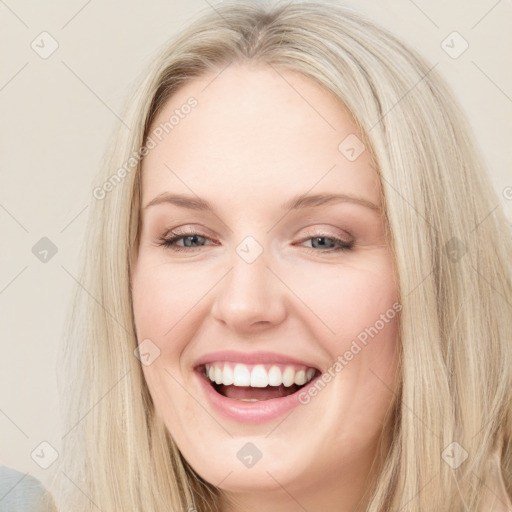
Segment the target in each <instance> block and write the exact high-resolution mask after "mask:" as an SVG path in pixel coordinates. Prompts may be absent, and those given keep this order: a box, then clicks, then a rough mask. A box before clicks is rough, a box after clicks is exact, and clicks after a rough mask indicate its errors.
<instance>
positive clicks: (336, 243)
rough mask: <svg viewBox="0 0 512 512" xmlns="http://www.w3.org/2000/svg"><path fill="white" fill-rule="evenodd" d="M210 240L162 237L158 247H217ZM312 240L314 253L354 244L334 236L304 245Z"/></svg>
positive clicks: (192, 236) (190, 236)
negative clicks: (208, 242)
mask: <svg viewBox="0 0 512 512" xmlns="http://www.w3.org/2000/svg"><path fill="white" fill-rule="evenodd" d="M207 240H210V239H209V238H208V237H205V236H201V235H200V234H199V233H189V234H174V236H171V237H161V238H160V239H159V243H158V245H160V246H164V247H166V248H168V249H171V250H172V251H186V250H194V249H199V248H200V247H202V246H204V245H216V244H206V243H205V242H206V241H207ZM309 240H311V241H312V242H311V245H312V247H307V249H308V250H310V251H313V252H338V251H348V250H350V249H352V247H353V245H354V244H353V242H348V241H346V240H342V239H341V238H337V237H334V236H324V235H321V236H312V237H308V238H306V239H304V240H303V241H302V243H304V242H306V241H309ZM178 241H183V244H182V245H178V244H177V243H176V242H178ZM194 244H199V246H194ZM315 249H323V250H321V251H317V250H315Z"/></svg>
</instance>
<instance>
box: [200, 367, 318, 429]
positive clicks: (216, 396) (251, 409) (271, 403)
mask: <svg viewBox="0 0 512 512" xmlns="http://www.w3.org/2000/svg"><path fill="white" fill-rule="evenodd" d="M195 373H196V374H197V377H198V379H199V381H200V385H201V386H202V388H203V390H204V393H205V395H206V397H207V399H208V401H209V403H210V405H211V407H212V408H213V409H214V410H216V411H218V412H219V413H221V414H222V415H224V416H227V417H228V418H230V419H232V420H235V421H238V422H240V423H263V422H265V421H271V420H273V419H276V418H279V417H280V416H283V415H284V414H286V413H287V412H289V411H291V410H292V409H293V408H294V407H297V406H298V405H302V404H301V402H300V401H299V394H300V393H301V392H303V391H305V390H307V388H308V387H309V386H311V385H312V384H313V383H314V382H315V381H316V379H317V378H316V377H315V378H314V379H313V380H311V381H310V382H308V384H307V385H306V386H303V387H302V388H300V390H298V391H296V392H295V393H293V394H292V395H288V396H284V397H282V398H270V399H269V400H260V401H258V402H244V401H241V400H234V399H232V398H228V397H225V396H224V395H221V394H220V393H217V391H215V389H213V386H212V385H211V384H210V383H209V381H207V380H206V378H205V376H204V375H203V374H202V373H201V372H200V371H196V372H195Z"/></svg>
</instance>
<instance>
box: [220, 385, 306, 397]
mask: <svg viewBox="0 0 512 512" xmlns="http://www.w3.org/2000/svg"><path fill="white" fill-rule="evenodd" d="M215 389H216V390H217V391H218V392H219V393H220V394H221V395H224V396H226V397H228V398H233V399H234V400H241V399H244V398H245V399H251V398H252V399H257V400H269V399H271V398H282V397H283V396H287V395H291V394H292V393H295V392H296V391H297V390H298V389H299V386H297V385H296V384H293V386H290V387H285V386H283V385H282V384H281V385H280V386H267V387H265V388H252V387H250V386H224V385H223V384H222V385H219V386H215Z"/></svg>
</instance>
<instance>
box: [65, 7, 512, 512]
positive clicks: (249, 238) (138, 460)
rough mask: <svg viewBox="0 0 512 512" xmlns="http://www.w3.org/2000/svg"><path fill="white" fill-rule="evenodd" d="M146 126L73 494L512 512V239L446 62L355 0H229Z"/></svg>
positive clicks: (104, 258) (139, 117)
mask: <svg viewBox="0 0 512 512" xmlns="http://www.w3.org/2000/svg"><path fill="white" fill-rule="evenodd" d="M125 120H126V122H127V124H128V125H129V126H130V130H126V129H125V128H124V127H121V128H120V130H119V132H118V134H117V136H116V138H115V143H114V144H113V148H112V152H111V155H110V157H109V160H108V162H107V163H106V165H105V169H104V171H103V174H102V176H101V178H100V179H99V181H98V185H97V187H96V188H95V190H94V192H93V195H94V197H95V199H96V201H95V204H94V211H93V214H92V215H91V220H90V227H89V231H88V233H89V236H88V239H87V241H86V244H85V246H84V258H85V260H84V272H83V275H82V277H81V280H80V281H81V285H82V287H83V288H79V289H78V290H77V295H76V301H75V308H74V316H73V319H72V320H73V324H72V326H73V329H72V330H71V331H70V334H69V336H68V340H69V342H68V350H67V358H66V360H65V362H64V363H65V364H66V366H67V367H68V368H69V369H70V371H71V373H70V375H71V376H72V384H73V386H74V389H75V390H76V392H75V393H72V394H71V393H70V394H68V395H67V398H68V405H69V407H68V411H69V420H68V430H67V433H66V436H65V446H64V452H65V456H64V457H63V461H62V464H63V466H62V471H63V472H62V473H60V475H61V476H60V479H59V482H57V483H58V484H62V489H60V490H59V489H58V488H57V486H56V487H55V495H56V498H57V500H58V501H59V505H60V510H96V509H98V508H99V509H101V510H105V511H114V510H123V511H125V510H140V511H144V512H149V511H151V512H156V511H162V510H176V511H178V510H179V511H182V510H197V511H206V510H212V511H214V510H215V511H222V512H226V511H233V510H237V511H245V510H256V509H260V508H264V509H266V510H269V511H272V510H275V511H280V512H283V511H284V512H286V511H292V510H293V511H295V510H322V511H324V512H326V511H327V512H331V511H332V512H334V511H337V512H344V511H349V510H350V511H353V510H361V511H367V512H382V511H384V510H385V511H388V510H389V511H392V510H393V511H395V510H408V511H421V512H425V511H462V510H482V511H483V510H496V511H497V510H507V507H510V506H511V504H510V495H511V494H512V451H511V449H512V445H511V433H512V414H511V405H510V404H511V400H512V392H511V389H512V386H511V384H512V383H511V367H512V365H511V363H512V361H511V359H512V356H511V350H510V345H509V344H510V337H511V335H512V315H511V304H512V286H511V275H512V272H511V264H510V254H511V252H512V251H511V249H512V247H511V241H510V236H509V232H508V230H507V225H506V220H505V217H504V215H503V213H502V211H501V210H500V209H499V208H495V206H496V204H497V203H498V199H497V197H496V195H495V194H494V192H493V190H492V188H491V187H490V185H489V181H488V179H487V177H486V175H485V170H484V167H483V164H482V161H481V158H480V156H479V154H478V152H477V151H476V149H475V147H476V144H475V142H474V140H473V138H472V135H471V133H470V130H469V128H468V125H467V122H466V120H465V118H464V115H463V114H462V112H461V111H460V109H459V107H458V106H457V105H456V103H455V101H454V99H453V97H452V94H451V92H450V91H449V90H448V88H447V87H446V85H445V84H444V82H443V80H442V79H441V78H440V77H439V75H438V74H437V73H436V71H435V70H434V69H433V67H432V66H430V65H429V64H427V63H426V62H425V61H424V60H423V59H422V58H421V57H420V56H418V55H417V54H416V53H415V52H414V51H412V50H410V49H408V48H406V47H405V46H404V45H403V44H402V43H401V42H399V41H398V40H397V39H396V38H395V37H393V36H392V35H390V34H388V33H387V32H385V31H384V30H383V29H381V28H379V27H377V26H375V25H374V24H373V23H371V22H369V21H368V20H366V19H364V18H362V17H360V16H358V15H356V14H354V13H353V12H352V11H350V10H348V9H346V8H343V7H340V6H336V5H333V4H330V3H329V4H325V3H321V2H314V3H288V4H280V5H278V6H277V7H274V8H271V9H266V8H263V7H261V6H258V5H256V4H251V3H238V2H237V3H231V4H222V5H220V6H216V8H215V11H214V12H211V13H209V14H207V15H205V16H204V17H202V18H201V19H199V20H198V21H196V22H195V23H193V24H192V25H191V26H190V27H189V28H188V29H187V30H185V31H184V32H183V33H182V34H181V35H180V36H179V37H178V38H177V39H176V40H174V41H173V42H172V43H171V44H170V45H168V46H167V47H166V48H165V49H164V50H163V51H162V53H161V54H160V55H159V57H158V58H157V59H156V60H155V62H154V64H153V66H152V67H151V69H150V70H149V73H147V76H145V78H144V80H143V81H142V84H141V86H140V88H139V89H138V92H137V93H136V95H135V96H134V98H133V99H132V101H131V102H130V104H129V107H128V108H127V112H126V116H125ZM84 290H85V292H84ZM58 474H59V473H58ZM62 475H65V477H64V476H62Z"/></svg>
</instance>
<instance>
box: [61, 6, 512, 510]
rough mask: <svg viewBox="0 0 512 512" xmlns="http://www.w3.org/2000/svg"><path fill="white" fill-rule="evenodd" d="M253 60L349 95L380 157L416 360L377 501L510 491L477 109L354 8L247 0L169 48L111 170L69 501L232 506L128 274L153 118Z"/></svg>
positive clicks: (91, 289) (478, 506) (498, 234)
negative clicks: (148, 360)
mask: <svg viewBox="0 0 512 512" xmlns="http://www.w3.org/2000/svg"><path fill="white" fill-rule="evenodd" d="M247 62H252V63H258V64H263V65H267V66H272V67H273V68H274V69H275V70H276V71H279V70H294V71H298V72H300V73H302V74H303V75H304V76H306V77H308V78H310V79H312V80H314V81H315V82H317V83H318V84H320V85H321V86H323V87H324V88H325V90H327V91H330V92H332V93H333V94H335V95H336V97H338V98H339V100H340V101H341V102H343V103H344V104H345V105H346V106H347V108H348V109H349V110H350V112H351V113H352V115H353V117H354V119H355V121H356V123H357V126H358V127H359V129H360V131H361V133H362V135H363V137H364V143H365V146H366V148H367V150H368V151H370V154H371V155H372V158H373V159H374V161H375V162H376V166H377V170H378V175H379V179H380V183H381V188H382V193H383V204H384V212H385V213H384V216H385V224H386V230H387V233H388V238H389V242H390V247H391V250H392V253H393V257H394V263H395V267H396V270H397V275H398V285H399V300H400V303H401V304H402V311H401V316H400V355H401V364H400V379H399V380H400V382H399V387H398V390H397V391H396V404H397V406H396V410H395V411H394V413H393V415H391V416H390V419H389V428H390V429H391V433H392V435H391V442H390V446H389V450H388V451H387V453H386V457H385V460H384V462H383V465H382V468H381V470H380V471H379V474H378V477H377V478H376V480H375V483H374V485H372V487H371V489H369V490H368V493H367V496H366V499H365V503H364V510H365V511H366V512H382V511H388V510H389V511H391V510H394V511H397V510H400V511H404V512H405V511H409V512H420V511H421V512H428V511H435V512H440V511H446V512H448V511H450V512H453V511H462V510H489V507H488V504H489V503H490V502H492V499H495V497H494V494H493V493H495V494H496V495H497V496H498V498H499V499H500V500H501V502H503V501H504V500H507V499H509V496H510V495H512V408H511V404H512V379H511V375H512V374H511V372H512V356H511V353H512V350H511V345H510V343H511V340H512V312H511V309H512V306H511V305H512V282H511V280H512V263H511V255H512V242H511V236H510V231H509V226H508V223H507V221H506V218H505V216H504V213H503V211H502V208H501V207H500V206H499V200H498V197H497V195H496V193H495V191H494V190H493V189H492V187H491V185H490V181H489V178H488V176H487V174H486V169H485V168H484V164H483V159H482V157H481V155H480V153H479V151H478V149H477V144H476V141H475V140H474V138H473V135H472V132H471V129H470V126H469V123H468V121H467V119H466V117H465V115H464V114H463V112H462V111H461V109H460V107H459V106H458V104H457V102H456V100H455V99H454V96H453V93H452V92H451V90H450V89H449V87H448V86H447V85H446V83H445V81H444V80H443V79H442V77H440V75H439V74H438V73H437V70H436V69H435V66H433V65H432V64H429V63H428V62H426V61H425V60H424V59H423V58H422V57H421V56H420V55H418V54H417V53H416V52H415V51H414V50H412V49H410V48H407V47H406V46H405V45H404V44H403V43H402V42H401V41H399V40H398V39H397V38H396V37H394V36H393V35H391V34H389V33H388V32H387V31H385V30H383V29H382V28H380V27H379V26H377V25H375V24H374V23H373V22H371V21H369V20H368V19H366V18H365V17H364V16H361V15H360V14H357V13H354V12H353V10H352V9H349V8H347V7H343V6H340V5H337V4H335V3H331V2H321V1H312V2H287V3H284V2H281V3H276V4H274V5H272V6H264V5H261V4H260V3H257V2H248V1H243V2H233V3H222V4H218V5H216V6H215V9H209V11H208V12H204V13H201V17H199V18H197V19H195V20H194V21H193V23H192V24H190V25H189V27H188V28H186V29H185V30H184V31H182V32H181V33H180V34H179V35H178V37H176V38H174V39H173V40H172V41H171V42H170V43H169V44H167V45H166V46H165V48H163V49H162V51H160V53H159V54H158V56H157V57H156V58H155V59H154V61H153V62H152V64H151V66H150V69H149V70H147V71H145V72H144V74H143V75H141V80H140V85H139V87H138V89H137V90H136V92H135V93H134V95H133V97H132V98H131V99H130V101H129V102H128V103H127V107H126V109H125V113H124V115H123V119H124V121H125V123H126V124H127V125H128V126H129V129H127V128H126V126H124V125H120V126H119V129H118V131H117V132H116V133H115V135H114V136H113V139H112V141H111V144H110V149H109V153H108V156H107V158H106V159H105V165H104V168H103V170H102V173H101V175H100V176H99V177H98V180H97V182H96V184H97V187H96V188H95V190H94V193H93V195H94V200H93V206H92V208H91V212H90V218H89V224H88V231H87V237H86V239H85V241H84V245H83V254H84V256H83V258H84V260H83V269H82V271H81V274H80V275H77V276H75V277H76V280H77V283H78V284H77V286H76V294H75V297H74V301H73V305H72V308H71V309H70V313H69V330H68V333H67V335H66V339H65V350H64V351H63V357H62V362H61V365H62V366H63V367H65V368H66V371H67V376H66V377H65V378H64V380H63V381H62V384H61V386H62V389H63V392H62V393H63V399H64V400H63V404H64V406H65V413H66V417H67V423H66V428H65V432H64V433H63V453H62V456H61V458H60V464H61V466H60V468H59V471H58V472H57V473H56V478H55V482H54V485H53V487H52V490H53V492H54V495H55V498H56V500H57V502H58V505H59V508H60V510H61V511H63V512H67V511H76V510H80V511H84V512H85V511H90V512H92V511H95V510H97V509H98V508H99V509H101V510H104V511H108V512H114V511H123V512H126V511H144V512H161V511H162V510H168V511H171V510H172V511H180V512H181V511H187V510H197V511H199V512H206V511H217V510H219V505H218V503H219V498H218V497H219V493H220V492H221V491H220V490H219V489H217V488H215V487H214V486H213V485H211V484H209V483H208V482H206V481H204V480H203V479H202V478H201V477H200V476H199V475H197V474H196V473H195V472H194V470H193V468H191V467H190V466H189V465H188V464H187V462H186V460H184V458H183V457H182V456H181V454H180V452H179V450H178V447H177V446H176V444H175V443H174V441H173V439H172V438H171V437H170V435H169V433H168V431H167V430H166V428H165V426H164V425H163V422H162V420H161V419H160V418H159V416H158V414H157V413H156V411H155V407H154V405H153V403H152V399H151V396H150V394H149V391H148V388H147V386H146V384H145V381H144V377H143V373H142V370H141V362H140V361H139V359H138V358H137V357H135V355H134V350H135V348H136V347H137V340H136V336H135V328H134V319H133V312H132V304H131V289H130V271H131V262H132V257H133V254H134V251H136V250H137V243H138V235H139V208H140V179H141V176H140V172H141V160H142V159H143V157H144V154H145V152H144V149H145V150H146V151H147V150H148V147H147V141H148V137H149V136H150V133H149V129H150V127H151V124H152V122H153V120H154V119H155V116H156V115H157V113H159V112H160V110H161V108H162V106H163V105H164V103H165V102H166V101H167V100H168V99H169V98H170V97H171V96H172V94H173V93H174V92H176V91H177V90H178V89H179V88H180V87H181V86H183V85H184V84H186V83H187V82H189V81H191V80H194V78H195V77H200V76H201V75H204V74H205V73H207V72H211V71H214V72H216V73H220V72H222V70H223V69H224V68H225V67H226V66H229V65H231V64H234V63H247ZM197 101H198V105H197V106H196V107H195V108H200V102H201V98H197ZM191 115H193V112H192V113H191ZM340 142H341V141H340ZM489 489H491V490H492V491H490V490H489ZM500 491H501V494H499V492H500ZM507 493H508V496H507ZM491 498H492V499H491ZM489 500H490V501H489ZM496 501H497V502H498V499H496ZM486 507H487V508H486ZM496 510H498V508H496Z"/></svg>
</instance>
